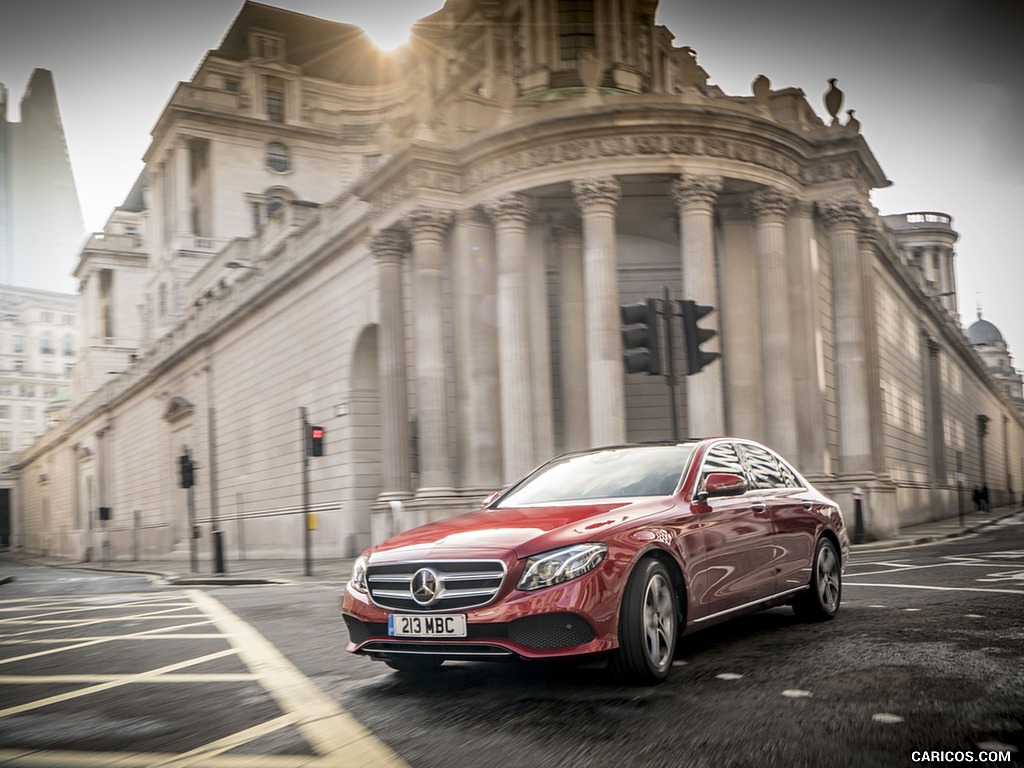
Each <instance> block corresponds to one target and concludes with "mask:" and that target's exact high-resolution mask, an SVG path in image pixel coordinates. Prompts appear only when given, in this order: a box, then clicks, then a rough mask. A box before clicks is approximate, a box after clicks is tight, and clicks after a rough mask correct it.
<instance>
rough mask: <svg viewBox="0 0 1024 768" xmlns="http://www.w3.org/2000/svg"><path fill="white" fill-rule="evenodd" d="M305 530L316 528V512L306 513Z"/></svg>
mask: <svg viewBox="0 0 1024 768" xmlns="http://www.w3.org/2000/svg"><path fill="white" fill-rule="evenodd" d="M306 530H307V531H315V530H316V513H315V512H310V513H308V514H307V515H306Z"/></svg>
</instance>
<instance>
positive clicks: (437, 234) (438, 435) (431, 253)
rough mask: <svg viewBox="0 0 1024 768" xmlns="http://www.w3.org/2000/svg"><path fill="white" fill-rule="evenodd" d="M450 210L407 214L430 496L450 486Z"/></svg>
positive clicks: (423, 463)
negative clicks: (446, 280) (446, 312)
mask: <svg viewBox="0 0 1024 768" xmlns="http://www.w3.org/2000/svg"><path fill="white" fill-rule="evenodd" d="M450 221H451V213H450V212H449V211H442V210H437V209H433V208H417V209H416V210H414V211H411V212H410V213H408V214H406V217H405V225H406V226H407V227H408V229H409V233H410V235H411V237H412V277H413V280H412V282H413V309H414V310H415V313H416V315H415V317H416V319H415V322H414V323H413V329H414V334H413V341H414V343H415V345H416V346H415V350H414V352H415V354H414V357H415V360H416V420H417V425H418V427H419V457H420V488H419V490H418V491H417V494H421V495H423V494H426V495H431V494H432V493H436V492H444V491H447V490H449V489H450V488H451V485H452V476H451V460H450V458H449V451H450V447H449V437H448V397H447V386H446V381H447V372H446V369H445V357H444V319H443V314H442V310H443V298H442V289H441V268H442V262H443V259H444V237H445V233H446V231H447V229H448V223H449V222H450Z"/></svg>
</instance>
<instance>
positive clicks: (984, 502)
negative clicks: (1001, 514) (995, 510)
mask: <svg viewBox="0 0 1024 768" xmlns="http://www.w3.org/2000/svg"><path fill="white" fill-rule="evenodd" d="M981 508H982V509H983V510H984V511H986V512H988V511H989V509H991V508H990V507H989V505H988V485H983V486H981Z"/></svg>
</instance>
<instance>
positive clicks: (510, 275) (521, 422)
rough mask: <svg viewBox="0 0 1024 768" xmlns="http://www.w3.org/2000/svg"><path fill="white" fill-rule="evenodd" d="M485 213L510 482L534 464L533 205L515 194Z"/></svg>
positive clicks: (504, 454) (494, 203) (493, 203)
mask: <svg viewBox="0 0 1024 768" xmlns="http://www.w3.org/2000/svg"><path fill="white" fill-rule="evenodd" d="M485 208H486V210H487V213H488V214H489V215H490V217H491V219H492V220H493V221H494V227H495V235H496V237H495V239H496V242H497V261H498V356H499V359H500V379H501V436H502V472H503V475H504V478H503V479H504V480H505V482H511V481H513V480H516V479H518V478H519V477H521V476H522V475H524V474H525V473H526V472H527V471H529V470H530V469H533V467H534V465H535V464H536V457H535V456H534V435H533V385H532V380H531V376H530V372H531V368H530V362H531V355H530V321H529V312H530V301H529V296H528V288H529V283H528V279H527V269H526V225H527V223H528V222H529V219H530V212H531V206H530V201H529V200H528V199H527V198H526V197H525V196H523V195H520V194H516V193H512V194H508V195H504V196H502V197H499V198H497V199H495V200H491V201H490V202H489V203H487V204H486V206H485Z"/></svg>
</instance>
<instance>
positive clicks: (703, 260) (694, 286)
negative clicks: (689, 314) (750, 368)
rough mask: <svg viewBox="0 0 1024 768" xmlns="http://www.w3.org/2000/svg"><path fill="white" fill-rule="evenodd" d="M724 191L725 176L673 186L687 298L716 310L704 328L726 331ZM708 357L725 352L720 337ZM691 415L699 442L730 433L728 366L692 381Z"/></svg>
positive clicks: (680, 181)
mask: <svg viewBox="0 0 1024 768" xmlns="http://www.w3.org/2000/svg"><path fill="white" fill-rule="evenodd" d="M721 191H722V177H721V176H694V175H690V174H684V175H683V177H682V178H681V179H678V180H676V181H675V182H674V183H673V185H672V193H673V196H674V198H675V201H676V205H677V206H679V228H680V234H679V241H680V243H681V250H682V261H683V265H682V274H683V298H684V299H690V300H693V301H696V302H697V303H698V304H706V305H708V306H712V307H715V309H716V311H715V312H712V313H711V314H709V315H707V316H706V317H704V318H703V319H702V321H701V327H702V328H710V329H713V330H716V331H719V332H720V331H721V322H720V321H719V319H718V312H717V310H719V309H720V307H719V300H718V296H719V292H718V271H717V269H716V268H715V200H716V199H717V197H718V193H719V192H721ZM702 349H703V350H705V351H707V352H716V351H719V350H720V349H721V340H720V337H719V336H715V337H714V338H712V339H711V340H709V341H708V342H707V343H706V344H705V345H704V346H703V347H702ZM686 415H687V424H688V425H689V432H690V434H691V435H693V436H695V437H701V436H711V435H721V434H724V433H725V431H726V429H725V402H724V398H723V395H722V363H721V361H715V362H713V363H711V364H710V365H708V366H706V367H705V368H704V369H703V370H702V371H700V373H696V374H694V375H692V376H688V377H687V380H686Z"/></svg>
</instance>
